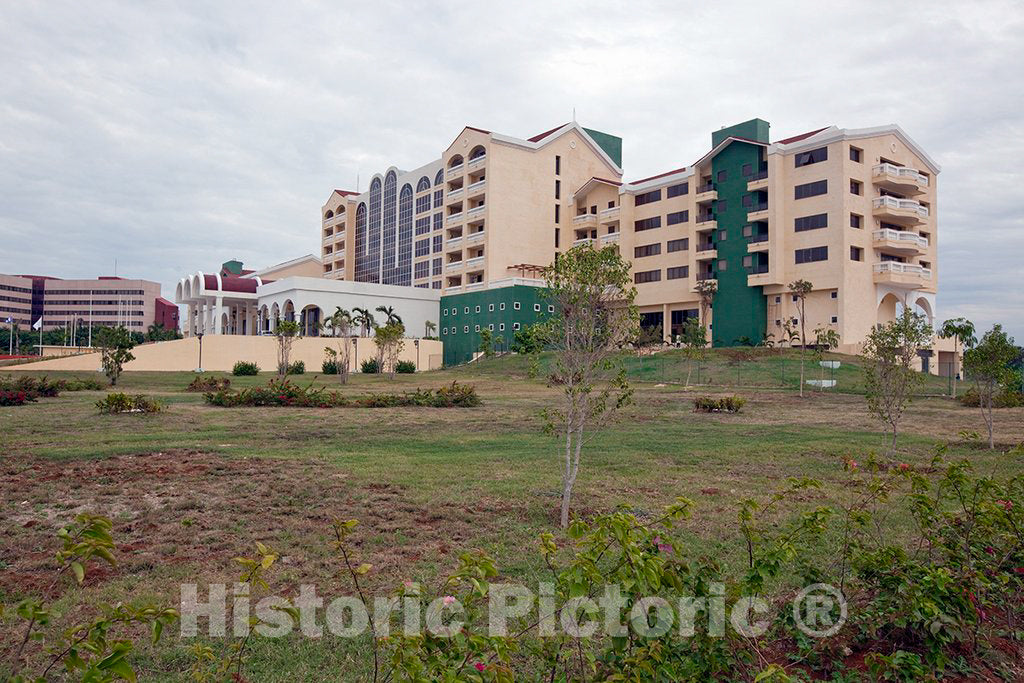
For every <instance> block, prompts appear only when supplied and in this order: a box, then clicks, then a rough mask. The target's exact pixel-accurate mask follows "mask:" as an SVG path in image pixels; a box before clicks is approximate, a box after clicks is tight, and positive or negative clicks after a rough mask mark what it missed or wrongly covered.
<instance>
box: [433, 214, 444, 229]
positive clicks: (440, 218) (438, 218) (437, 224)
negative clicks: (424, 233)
mask: <svg viewBox="0 0 1024 683" xmlns="http://www.w3.org/2000/svg"><path fill="white" fill-rule="evenodd" d="M443 227H444V214H443V213H435V214H434V230H440V229H441V228H443Z"/></svg>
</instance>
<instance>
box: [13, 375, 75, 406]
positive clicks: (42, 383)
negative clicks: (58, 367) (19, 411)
mask: <svg viewBox="0 0 1024 683" xmlns="http://www.w3.org/2000/svg"><path fill="white" fill-rule="evenodd" d="M64 388H65V382H64V381H63V380H57V381H54V382H51V381H50V380H48V379H47V378H46V375H43V376H42V377H38V378H36V377H30V376H28V375H21V376H19V377H17V378H14V377H11V376H10V375H8V376H6V377H3V378H0V391H8V392H14V393H24V394H25V395H26V397H27V398H28V400H30V401H34V400H36V399H37V398H40V397H45V398H53V397H54V396H57V395H59V394H60V392H61V391H63V390H64Z"/></svg>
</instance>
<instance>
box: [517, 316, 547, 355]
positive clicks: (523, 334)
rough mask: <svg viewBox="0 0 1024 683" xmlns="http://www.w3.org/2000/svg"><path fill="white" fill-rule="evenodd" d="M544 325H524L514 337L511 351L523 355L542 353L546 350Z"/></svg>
mask: <svg viewBox="0 0 1024 683" xmlns="http://www.w3.org/2000/svg"><path fill="white" fill-rule="evenodd" d="M545 329H546V326H545V325H544V323H533V324H530V325H524V326H522V327H521V328H520V329H518V330H516V333H515V335H513V337H512V346H511V347H510V350H511V351H512V352H513V353H519V354H523V355H528V354H534V353H540V352H541V351H543V350H544V330H545Z"/></svg>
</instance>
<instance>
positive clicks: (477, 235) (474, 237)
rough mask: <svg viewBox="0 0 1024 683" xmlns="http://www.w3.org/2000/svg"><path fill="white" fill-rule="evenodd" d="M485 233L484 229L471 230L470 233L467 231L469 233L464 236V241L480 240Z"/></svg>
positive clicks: (474, 241)
mask: <svg viewBox="0 0 1024 683" xmlns="http://www.w3.org/2000/svg"><path fill="white" fill-rule="evenodd" d="M486 234H487V233H486V232H485V231H484V230H478V231H477V232H471V233H469V235H467V236H466V243H467V244H470V243H476V242H482V241H483V239H484V237H485V236H486Z"/></svg>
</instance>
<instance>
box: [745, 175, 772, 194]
mask: <svg viewBox="0 0 1024 683" xmlns="http://www.w3.org/2000/svg"><path fill="white" fill-rule="evenodd" d="M767 189H768V171H767V170H765V171H759V172H757V173H755V174H754V175H752V176H750V177H749V178H747V192H754V191H755V190H767Z"/></svg>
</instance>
